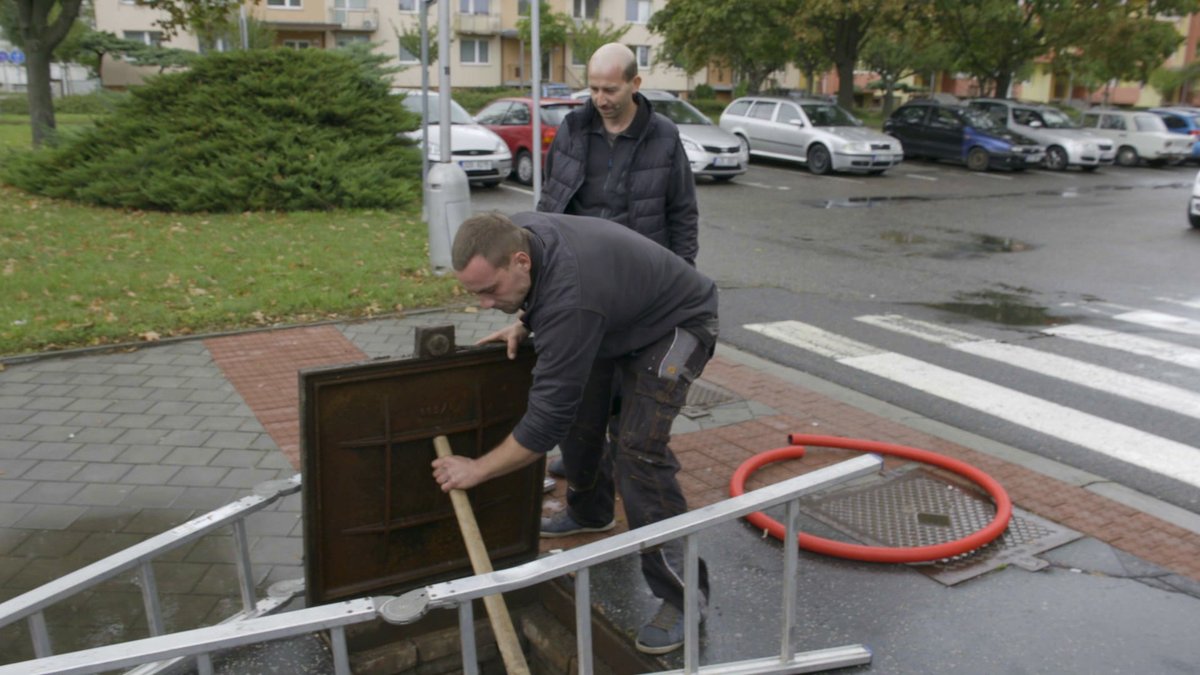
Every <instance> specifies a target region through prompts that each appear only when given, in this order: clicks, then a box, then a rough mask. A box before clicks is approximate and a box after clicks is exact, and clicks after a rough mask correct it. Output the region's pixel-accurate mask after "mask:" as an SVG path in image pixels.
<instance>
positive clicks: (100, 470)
mask: <svg viewBox="0 0 1200 675" xmlns="http://www.w3.org/2000/svg"><path fill="white" fill-rule="evenodd" d="M76 454H79V453H76ZM73 456H74V455H73ZM132 469H133V465H132V464H119V463H113V462H104V463H102V462H90V463H87V464H84V466H83V468H82V469H80V470H79V471H78V472H76V473H75V475H73V476H71V480H72V481H75V482H81V483H118V482H120V481H121V479H122V478H124V477H125V474H127V473H129V472H130V470H132Z"/></svg>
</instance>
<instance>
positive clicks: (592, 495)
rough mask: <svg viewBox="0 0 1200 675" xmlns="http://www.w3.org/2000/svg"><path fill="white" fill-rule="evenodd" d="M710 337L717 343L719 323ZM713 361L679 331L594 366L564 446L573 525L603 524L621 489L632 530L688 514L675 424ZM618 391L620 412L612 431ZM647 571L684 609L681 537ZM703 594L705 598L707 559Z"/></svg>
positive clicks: (646, 561)
mask: <svg viewBox="0 0 1200 675" xmlns="http://www.w3.org/2000/svg"><path fill="white" fill-rule="evenodd" d="M712 333H713V337H714V338H715V336H716V331H715V324H714V327H713V330H712ZM711 356H712V354H711V352H710V350H709V348H708V347H707V346H706V345H705V344H704V343H703V342H701V341H700V340H699V339H698V338H697V337H696V335H694V334H692V333H690V332H688V331H687V330H684V329H681V328H676V329H675V330H674V331H673V332H671V333H670V334H668V335H667V336H666V337H664V338H662V339H661V340H659V341H658V342H655V343H654V344H652V345H650V346H649V347H646V348H645V349H641V350H638V351H637V352H634V353H632V354H627V355H625V356H622V357H619V358H616V359H608V360H599V361H596V363H595V364H593V366H592V372H591V374H590V376H589V377H588V383H587V385H586V386H585V388H584V392H583V400H582V402H581V404H580V406H579V412H578V413H577V414H576V417H575V423H574V424H573V425H572V427H571V431H570V433H569V434H568V435H567V438H565V439H564V440H563V441H562V442H561V443H560V444H559V448H560V449H561V450H562V458H563V468H564V469H565V471H566V474H567V482H568V488H567V508H568V510H569V512H570V514H571V517H572V518H574V519H575V521H576V522H578V523H580V524H583V525H589V526H599V525H603V524H606V523H608V522H609V521H611V520H612V518H613V503H614V492H615V491H617V490H619V491H620V494H621V499H623V500H624V501H625V515H626V516H627V517H628V519H629V528H630V529H634V528H638V527H641V526H643V525H647V524H649V523H654V522H658V521H660V520H664V519H666V518H670V517H672V516H677V515H679V514H681V513H684V512H686V511H687V501H686V500H685V499H684V496H683V491H682V490H681V489H680V487H679V482H678V480H676V478H675V474H676V473H678V471H679V461H678V460H676V459H675V455H674V453H672V452H671V448H670V447H669V445H668V444H669V442H670V440H671V423H672V422H674V421H675V417H676V416H677V415H678V414H679V409H680V408H682V407H683V404H684V402H685V401H686V399H687V391H688V387H689V386H690V385H691V383H692V381H693V380H694V379H695V378H697V377H699V376H700V372H701V371H703V370H704V365H705V364H706V363H708V359H709V358H710V357H711ZM618 392H619V397H620V402H619V414H618V415H617V416H616V418H615V419H613V420H612V425H611V428H612V429H613V431H612V432H611V433H610V432H609V431H608V429H609V428H610V415H611V413H612V412H613V409H614V399H615V398H616V396H617V395H618ZM642 574H643V575H644V576H645V577H646V583H647V584H649V586H650V590H651V591H653V593H654V594H655V595H656V596H658V597H659V598H662V599H663V600H666V601H667V602H670V603H671V604H673V605H675V606H676V607H680V608H682V607H683V540H682V539H679V540H675V541H672V542H668V543H666V544H664V545H662V546H660V547H658V548H656V549H653V550H648V551H645V552H643V553H642ZM700 590H701V591H702V592H703V593H704V597H706V598H707V596H708V570H707V569H706V567H705V564H704V561H703V560H701V561H700Z"/></svg>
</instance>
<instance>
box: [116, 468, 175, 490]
mask: <svg viewBox="0 0 1200 675" xmlns="http://www.w3.org/2000/svg"><path fill="white" fill-rule="evenodd" d="M182 468H183V467H179V466H171V465H169V464H145V465H140V466H134V467H133V468H132V469H130V470H129V473H127V474H125V477H124V482H125V483H133V484H137V485H166V484H167V483H168V482H170V480H171V477H172V476H174V475H175V474H177V473H179V471H180V470H182Z"/></svg>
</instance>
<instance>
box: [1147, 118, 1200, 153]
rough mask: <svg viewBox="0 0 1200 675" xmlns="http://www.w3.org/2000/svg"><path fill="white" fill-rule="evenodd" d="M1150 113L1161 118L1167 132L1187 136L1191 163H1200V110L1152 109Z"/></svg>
mask: <svg viewBox="0 0 1200 675" xmlns="http://www.w3.org/2000/svg"><path fill="white" fill-rule="evenodd" d="M1150 112H1152V113H1154V114H1156V115H1158V116H1159V117H1161V118H1162V120H1163V122H1165V123H1166V125H1167V131H1170V132H1171V133H1173V134H1187V135H1188V136H1191V137H1192V140H1193V141H1195V143H1192V156H1191V160H1192V161H1193V162H1200V108H1186V107H1183V106H1178V107H1170V108H1154V109H1152V110H1151V111H1150Z"/></svg>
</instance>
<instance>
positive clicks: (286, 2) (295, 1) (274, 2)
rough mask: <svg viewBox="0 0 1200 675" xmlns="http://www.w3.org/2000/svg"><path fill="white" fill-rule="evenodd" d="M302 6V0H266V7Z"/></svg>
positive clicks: (292, 7) (289, 7) (291, 7)
mask: <svg viewBox="0 0 1200 675" xmlns="http://www.w3.org/2000/svg"><path fill="white" fill-rule="evenodd" d="M303 6H304V2H303V0H267V7H286V8H288V9H300V8H301V7H303Z"/></svg>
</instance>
